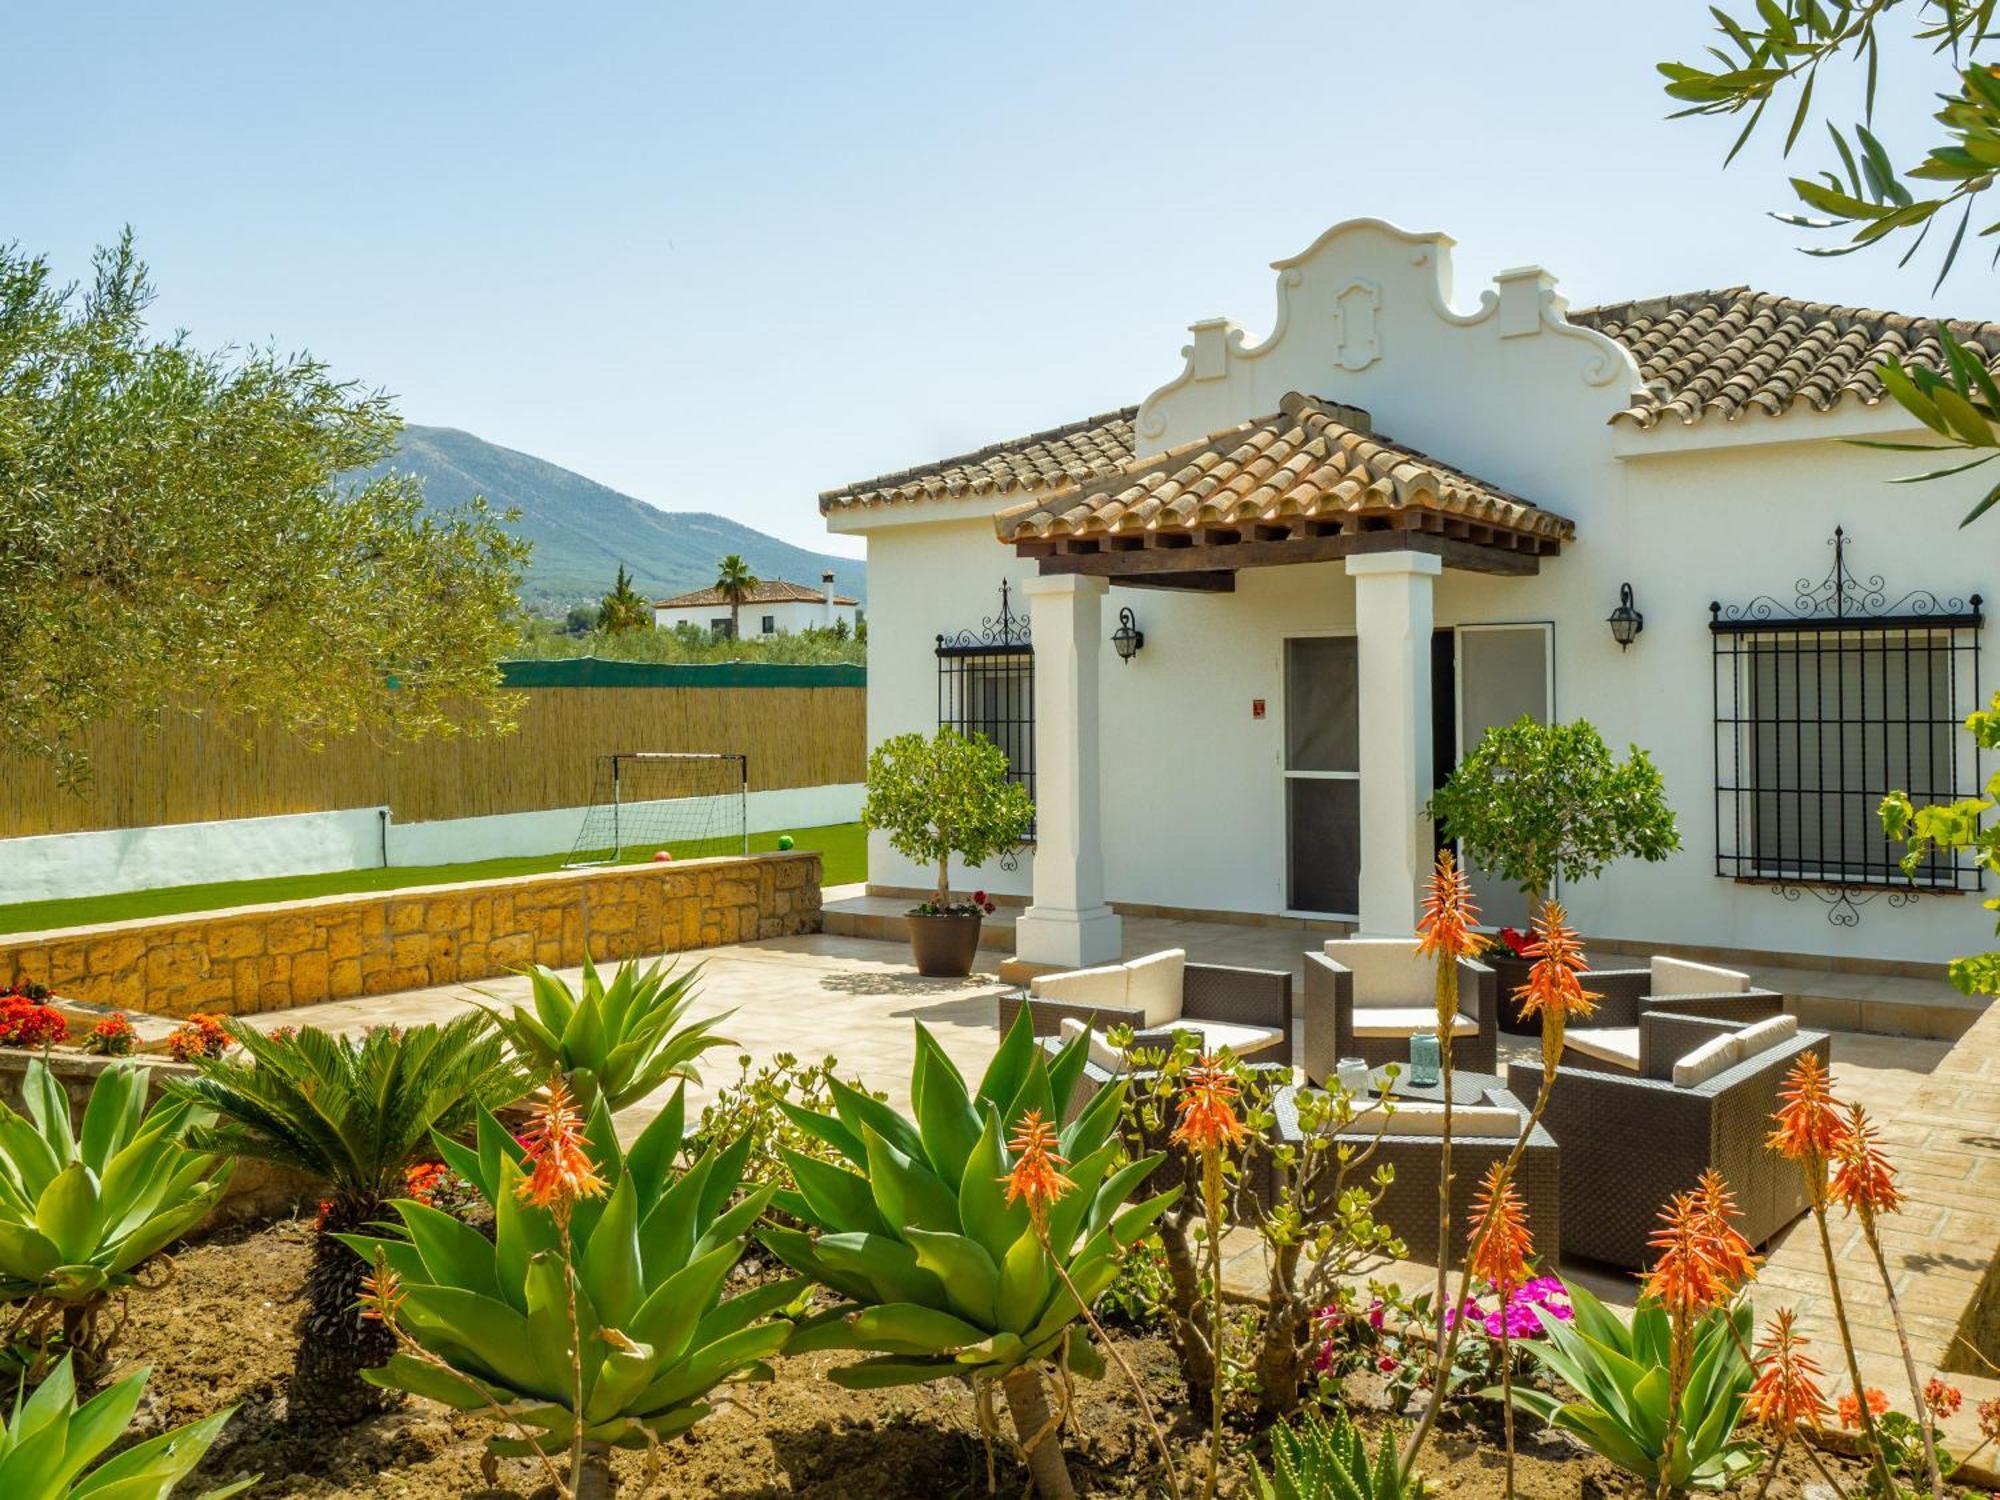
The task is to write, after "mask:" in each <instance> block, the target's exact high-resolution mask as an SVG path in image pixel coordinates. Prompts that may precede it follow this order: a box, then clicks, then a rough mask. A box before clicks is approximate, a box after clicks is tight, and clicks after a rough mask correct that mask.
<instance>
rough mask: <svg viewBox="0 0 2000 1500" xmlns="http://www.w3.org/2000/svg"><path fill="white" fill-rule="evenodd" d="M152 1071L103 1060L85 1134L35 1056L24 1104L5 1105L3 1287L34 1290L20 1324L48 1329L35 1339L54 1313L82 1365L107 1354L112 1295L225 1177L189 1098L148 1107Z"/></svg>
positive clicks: (215, 1194)
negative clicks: (104, 1323)
mask: <svg viewBox="0 0 2000 1500" xmlns="http://www.w3.org/2000/svg"><path fill="white" fill-rule="evenodd" d="M147 1079H148V1075H147V1074H146V1073H144V1072H142V1071H141V1070H140V1069H139V1068H138V1067H136V1066H135V1065H133V1064H130V1063H124V1064H119V1065H117V1066H113V1067H110V1068H106V1069H105V1070H104V1072H103V1073H102V1074H100V1075H99V1077H98V1080H97V1083H96V1084H95V1086H93V1087H92V1089H91V1091H90V1103H89V1104H88V1105H86V1106H85V1108H84V1112H83V1128H82V1132H81V1134H79V1133H78V1132H76V1131H75V1130H74V1129H72V1127H71V1121H70V1109H69V1095H68V1094H67V1093H66V1092H65V1091H64V1089H63V1086H62V1084H61V1083H60V1082H58V1081H57V1079H56V1078H55V1076H54V1075H53V1074H52V1073H51V1072H50V1071H49V1069H48V1067H47V1065H46V1064H45V1063H44V1062H43V1061H42V1060H41V1059H40V1058H34V1059H32V1060H30V1061H29V1063H28V1066H27V1071H26V1073H25V1075H24V1076H23V1079H22V1084H21V1092H22V1096H23V1102H24V1103H25V1104H26V1105H27V1110H28V1112H27V1114H26V1115H25V1116H23V1115H20V1114H16V1113H15V1112H14V1111H13V1110H12V1109H9V1108H7V1107H6V1106H4V1105H0V1298H4V1299H6V1300H8V1301H16V1300H22V1299H26V1300H27V1301H28V1302H29V1304H30V1306H29V1309H28V1316H27V1319H26V1322H25V1324H24V1326H25V1327H26V1328H28V1329H30V1330H33V1331H36V1332H40V1333H42V1335H43V1336H42V1338H40V1339H39V1340H36V1341H37V1342H40V1343H43V1344H46V1342H47V1338H46V1334H47V1332H48V1331H49V1330H50V1325H51V1324H53V1323H54V1322H56V1321H57V1320H58V1319H59V1320H60V1323H61V1333H62V1337H63V1342H64V1344H65V1345H66V1346H67V1348H68V1349H69V1351H70V1352H71V1353H72V1354H73V1355H74V1356H75V1358H76V1359H77V1361H78V1363H79V1366H80V1367H81V1368H82V1369H83V1370H84V1371H85V1372H86V1374H88V1373H89V1372H91V1371H93V1370H94V1369H95V1368H96V1366H97V1363H98V1361H99V1360H100V1358H101V1357H102V1354H103V1342H104V1341H103V1338H102V1337H101V1335H100V1334H99V1331H98V1327H97V1315H98V1312H99V1310H100V1309H101V1308H102V1307H103V1305H104V1303H105V1301H106V1299H107V1298H109V1297H110V1296H111V1295H113V1294H114V1293H117V1292H121V1291H123V1290H125V1289H126V1288H127V1287H130V1286H132V1285H134V1284H135V1283H136V1280H137V1277H138V1274H139V1272H140V1269H141V1267H143V1266H144V1264H145V1263H146V1261H147V1260H148V1259H150V1258H151V1257H152V1256H154V1255H155V1254H157V1253H158V1252H159V1251H161V1250H163V1249H165V1248H166V1247H167V1246H168V1245H170V1244H172V1243H173V1242H174V1241H175V1240H177V1239H179V1238H180V1237H181V1236H182V1235H184V1234H186V1233H187V1232H188V1231H189V1230H191V1229H193V1228H194V1227H195V1226H196V1225H197V1224H199V1223H200V1222H201V1221H202V1220H203V1219H205V1218H207V1217H208V1213H209V1210H210V1209H212V1208H214V1207H215V1205H216V1202H217V1201H218V1200H219V1199H220V1198H221V1197H222V1190H223V1188H224V1186H225V1185H226V1184H227V1183H228V1180H229V1169H228V1167H227V1166H226V1165H224V1164H223V1163H221V1162H219V1161H218V1160H217V1159H216V1158H215V1157H213V1156H207V1155H203V1154H202V1153H201V1152H199V1151H195V1150H190V1149H189V1148H188V1146H187V1145H186V1144H185V1143H184V1132H185V1130H186V1128H187V1126H188V1125H189V1123H190V1111H189V1108H188V1106H187V1105H186V1104H184V1103H180V1102H176V1101H162V1102H161V1103H159V1104H158V1105H156V1106H155V1107H154V1108H153V1109H152V1110H151V1111H148V1110H147V1109H146V1088H147ZM33 1336H34V1335H33V1333H31V1338H32V1337H33Z"/></svg>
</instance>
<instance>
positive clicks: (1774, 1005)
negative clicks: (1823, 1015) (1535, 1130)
mask: <svg viewBox="0 0 2000 1500" xmlns="http://www.w3.org/2000/svg"><path fill="white" fill-rule="evenodd" d="M1583 983H1584V988H1585V989H1587V990H1589V991H1590V992H1591V993H1593V994H1595V995H1597V996H1598V997H1599V999H1598V1002H1597V1008H1596V1009H1595V1010H1594V1011H1593V1012H1592V1013H1591V1015H1590V1017H1589V1019H1588V1020H1586V1021H1585V1022H1584V1023H1583V1024H1582V1025H1580V1026H1573V1027H1571V1028H1569V1030H1568V1032H1567V1033H1566V1034H1565V1044H1564V1047H1563V1063H1564V1065H1565V1066H1566V1067H1576V1068H1587V1069H1590V1070H1591V1071H1593V1072H1611V1073H1627V1074H1629V1073H1634V1072H1643V1071H1644V1069H1643V1065H1642V1063H1641V1060H1640V1021H1641V1020H1642V1018H1643V1017H1645V1016H1647V1015H1649V1014H1651V1013H1653V1012H1655V1011H1666V1012H1673V1013H1676V1014H1679V1015H1688V1016H1705V1017H1707V1018H1709V1019H1710V1020H1716V1021H1762V1020H1764V1019H1766V1018H1767V1017H1770V1016H1775V1015H1781V1014H1783V1012H1784V1009H1785V997H1784V996H1783V995H1781V994H1779V993H1778V992H1777V991H1776V990H1767V989H1760V988H1758V987H1757V986H1756V985H1753V984H1751V983H1750V976H1749V975H1747V974H1742V973H1738V972H1737V971H1735V970H1733V969H1718V968H1714V967H1712V966H1710V965H1708V964H1696V963H1690V962H1688V961H1687V960H1685V959H1674V958H1655V959H1653V960H1652V962H1651V963H1649V964H1648V965H1647V966H1646V967H1645V968H1643V969H1591V970H1589V971H1588V972H1587V973H1586V974H1585V975H1584V976H1583Z"/></svg>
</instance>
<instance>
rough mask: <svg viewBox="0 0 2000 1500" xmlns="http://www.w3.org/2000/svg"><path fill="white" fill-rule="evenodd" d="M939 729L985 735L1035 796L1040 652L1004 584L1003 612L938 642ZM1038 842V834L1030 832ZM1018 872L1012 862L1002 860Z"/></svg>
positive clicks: (1009, 772) (1010, 775) (1013, 776)
mask: <svg viewBox="0 0 2000 1500" xmlns="http://www.w3.org/2000/svg"><path fill="white" fill-rule="evenodd" d="M937 664H938V725H939V727H940V728H945V727H949V728H952V729H956V730H957V731H958V732H959V733H960V734H963V735H967V736H971V735H975V734H979V735H984V736H985V737H986V738H987V739H989V740H991V741H992V742H993V743H994V744H995V745H998V746H999V747H1000V751H1001V753H1002V754H1003V755H1005V756H1006V757H1007V776H1008V779H1009V780H1011V781H1016V782H1019V783H1020V784H1021V786H1023V787H1024V788H1026V789H1027V793H1028V795H1029V796H1030V797H1033V796H1034V795H1035V647H1034V642H1033V639H1032V637H1031V633H1030V631H1029V629H1028V617H1027V616H1026V615H1025V614H1022V613H1019V612H1017V611H1016V610H1015V609H1014V607H1013V591H1012V587H1011V585H1010V584H1009V583H1008V582H1007V581H1006V580H1005V579H1002V580H1001V583H1000V613H999V614H997V615H989V616H987V617H986V618H985V619H983V620H981V621H980V623H979V628H978V629H977V630H961V631H959V632H958V633H957V634H955V635H940V636H939V637H938V638H937ZM1028 837H1029V839H1030V840H1032V839H1033V838H1034V830H1033V829H1032V828H1031V829H1030V830H1029V833H1028ZM1001 864H1002V867H1003V868H1012V857H1011V856H1008V857H1007V858H1004V859H1003V860H1002V861H1001Z"/></svg>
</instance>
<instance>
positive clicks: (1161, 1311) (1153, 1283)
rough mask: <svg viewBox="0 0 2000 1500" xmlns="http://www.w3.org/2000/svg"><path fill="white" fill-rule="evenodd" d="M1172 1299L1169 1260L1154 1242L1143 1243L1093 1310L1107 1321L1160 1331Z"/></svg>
mask: <svg viewBox="0 0 2000 1500" xmlns="http://www.w3.org/2000/svg"><path fill="white" fill-rule="evenodd" d="M1172 1297H1173V1282H1172V1280H1171V1278H1169V1276H1168V1274H1167V1258H1166V1255H1165V1253H1164V1252H1162V1251H1161V1249H1160V1247H1159V1246H1158V1245H1156V1244H1155V1243H1154V1242H1153V1241H1151V1240H1141V1241H1140V1242H1139V1243H1138V1244H1136V1245H1134V1246H1133V1247H1132V1248H1131V1250H1130V1251H1129V1252H1127V1254H1126V1256H1125V1260H1124V1262H1123V1264H1121V1265H1120V1266H1119V1267H1118V1275H1117V1277H1116V1279H1114V1280H1113V1281H1112V1283H1111V1285H1110V1286H1108V1287H1106V1288H1105V1289H1104V1295H1103V1296H1101V1297H1099V1298H1098V1299H1097V1305H1096V1306H1095V1307H1094V1308H1092V1309H1091V1310H1092V1311H1093V1312H1095V1313H1096V1314H1097V1316H1098V1318H1099V1319H1100V1320H1101V1321H1104V1322H1116V1323H1122V1324H1124V1325H1125V1326H1126V1327H1128V1328H1140V1329H1157V1328H1159V1327H1160V1326H1161V1325H1162V1323H1163V1321H1164V1319H1165V1317H1166V1309H1167V1306H1168V1304H1169V1302H1170V1301H1171V1300H1172Z"/></svg>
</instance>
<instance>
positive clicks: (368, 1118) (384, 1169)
mask: <svg viewBox="0 0 2000 1500" xmlns="http://www.w3.org/2000/svg"><path fill="white" fill-rule="evenodd" d="M229 1035H230V1036H232V1037H234V1038H235V1040H236V1041H237V1042H238V1043H239V1044H240V1045H241V1049H242V1055H243V1057H244V1058H247V1061H245V1060H239V1061H235V1062H229V1061H220V1060H217V1059H214V1058H204V1059H202V1060H201V1069H202V1072H201V1076H200V1077H198V1078H194V1079H184V1080H176V1081H175V1082H174V1083H173V1084H172V1085H171V1087H172V1088H173V1089H174V1091H175V1092H176V1093H177V1094H179V1095H180V1096H181V1097H184V1098H186V1099H189V1100H191V1101H193V1102H194V1103H196V1104H199V1105H201V1106H203V1107H205V1108H207V1109H209V1110H212V1111H213V1112H214V1113H215V1115H216V1116H217V1117H218V1123H217V1124H215V1125H214V1126H212V1127H208V1128H204V1129H202V1130H200V1131H198V1132H197V1133H196V1136H195V1143H196V1144H197V1145H200V1146H202V1147H203V1148H205V1149H213V1150H217V1151H226V1152H229V1153H231V1154H233V1155H239V1156H248V1157H252V1158H255V1159H257V1160H259V1161H268V1162H273V1163H275V1164H276V1165H278V1166H281V1167H285V1168H288V1169H289V1170H291V1171H294V1172H298V1173H301V1174H303V1175H304V1176H307V1177H310V1178H312V1179H314V1180H315V1181H317V1182H320V1183H324V1184H325V1185H326V1188H327V1190H328V1192H327V1199H326V1204H325V1208H324V1212H323V1214H322V1215H321V1222H320V1225H319V1231H320V1232H318V1233H317V1234H315V1235H314V1237H313V1247H312V1265H311V1268H310V1269H309V1270H308V1272H307V1273H306V1296H305V1307H304V1310H303V1311H302V1312H301V1314H300V1316H299V1343H298V1352H297V1355H296V1357H295V1361H294V1364H293V1368H292V1379H291V1387H290V1397H289V1403H288V1405H289V1411H290V1414H291V1417H292V1420H293V1421H294V1422H297V1423H305V1424H311V1423H343V1422H351V1421H356V1420H359V1419H360V1418H361V1417H364V1416H367V1415H369V1414H370V1413H371V1412H373V1411H377V1410H380V1409H381V1407H382V1405H383V1403H384V1397H383V1395H382V1393H381V1392H380V1391H377V1390H375V1389H373V1388H372V1387H370V1386H368V1385H366V1384H365V1383H363V1381H362V1380H361V1375H360V1372H361V1371H362V1370H364V1369H367V1368H368V1367H369V1366H371V1365H379V1364H381V1363H382V1361H383V1360H385V1359H387V1358H388V1357H389V1354H390V1352H391V1350H392V1348H393V1346H394V1341H393V1340H392V1339H391V1338H390V1336H389V1335H388V1333H387V1332H386V1331H385V1330H383V1329H382V1328H380V1327H379V1326H375V1325H370V1324H367V1323H364V1322H363V1320H362V1318H361V1315H360V1312H359V1310H358V1301H359V1297H360V1292H361V1281H362V1278H363V1277H364V1276H365V1275H367V1272H368V1267H367V1266H366V1265H365V1264H363V1263H362V1262H361V1261H360V1260H358V1259H357V1258H356V1257H355V1256H354V1254H353V1253H352V1252H351V1251H349V1250H348V1249H347V1248H346V1246H344V1245H343V1244H341V1243H340V1242H339V1240H338V1239H337V1238H335V1237H334V1236H335V1234H337V1232H339V1231H342V1230H350V1229H359V1228H361V1227H362V1226H364V1225H366V1224H369V1223H372V1222H374V1221H375V1220H378V1219H380V1218H382V1217H383V1215H384V1213H385V1212H386V1211H387V1204H388V1202H389V1200H391V1199H392V1198H394V1197H396V1196H397V1195H398V1194H399V1193H400V1192H402V1191H403V1189H404V1179H403V1173H404V1171H405V1169H406V1168H408V1167H409V1166H410V1164H411V1163H412V1161H414V1160H415V1159H416V1158H417V1156H418V1154H419V1152H420V1151H421V1152H424V1153H426V1154H428V1151H429V1147H430V1137H431V1132H432V1131H433V1130H438V1131H442V1132H445V1133H451V1132H455V1131H458V1130H461V1129H463V1128H464V1127H465V1126H467V1125H469V1124H470V1123H471V1122H472V1121H473V1119H474V1117H475V1116H476V1115H477V1113H478V1111H479V1110H480V1109H481V1108H482V1107H490V1108H498V1107H500V1106H501V1105H503V1104H509V1103H511V1102H513V1101H514V1100H515V1099H518V1098H520V1097H521V1095H522V1094H524V1093H526V1092H527V1087H526V1080H525V1079H524V1078H523V1076H522V1074H521V1072H520V1070H519V1069H518V1068H517V1067H516V1066H515V1065H514V1063H513V1062H512V1061H511V1060H510V1059H509V1058H508V1056H507V1053H506V1049H505V1047H504V1046H503V1045H502V1043H501V1040H500V1037H499V1035H498V1033H497V1032H496V1031H495V1030H494V1028H493V1022H492V1020H491V1018H490V1017H488V1016H486V1015H485V1014H483V1013H479V1012H475V1013H473V1014H471V1015H468V1016H462V1017H460V1018H459V1019H458V1020H456V1021H453V1022H451V1023H449V1024H448V1025H443V1026H413V1027H411V1028H409V1029H408V1030H407V1031H398V1030H395V1029H393V1028H389V1027H378V1028H376V1029H375V1030H372V1031H370V1032H368V1033H367V1034H366V1035H364V1036H362V1037H360V1038H358V1039H356V1038H348V1037H336V1036H329V1035H328V1034H327V1033H326V1032H324V1031H320V1030H317V1029H316V1028H314V1027H310V1026H308V1027H305V1028H303V1029H302V1030H300V1031H299V1033H298V1034H297V1035H296V1036H295V1037H293V1038H292V1039H291V1040H289V1041H274V1040H272V1039H271V1038H269V1037H266V1036H263V1035H260V1034H259V1033H258V1032H257V1031H255V1030H253V1029H252V1028H250V1027H247V1026H243V1025H240V1024H238V1025H232V1026H231V1027H230V1029H229Z"/></svg>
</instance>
